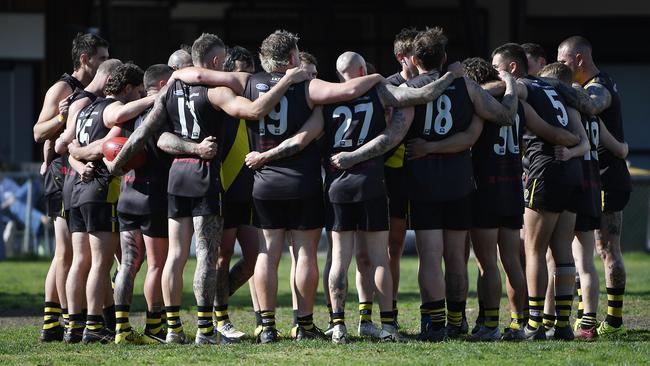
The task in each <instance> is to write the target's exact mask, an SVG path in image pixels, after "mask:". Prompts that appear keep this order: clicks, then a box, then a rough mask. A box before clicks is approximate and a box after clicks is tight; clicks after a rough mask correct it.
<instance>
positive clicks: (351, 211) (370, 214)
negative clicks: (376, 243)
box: [331, 196, 389, 231]
mask: <svg viewBox="0 0 650 366" xmlns="http://www.w3.org/2000/svg"><path fill="white" fill-rule="evenodd" d="M332 212H333V214H334V215H333V216H334V217H333V219H334V221H333V222H332V226H331V228H332V230H333V231H356V230H360V231H386V230H388V221H389V218H388V201H387V200H386V197H385V196H383V197H378V198H374V199H371V200H368V201H362V202H350V203H332Z"/></svg>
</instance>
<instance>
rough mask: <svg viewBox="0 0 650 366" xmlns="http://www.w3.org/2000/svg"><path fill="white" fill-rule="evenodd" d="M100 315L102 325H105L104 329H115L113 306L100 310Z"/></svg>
mask: <svg viewBox="0 0 650 366" xmlns="http://www.w3.org/2000/svg"><path fill="white" fill-rule="evenodd" d="M102 314H104V324H105V325H106V328H108V329H115V324H116V319H115V304H113V305H111V306H108V307H105V308H104V309H102Z"/></svg>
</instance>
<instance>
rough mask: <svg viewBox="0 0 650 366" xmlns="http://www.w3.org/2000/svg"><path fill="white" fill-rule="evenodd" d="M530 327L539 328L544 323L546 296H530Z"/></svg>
mask: <svg viewBox="0 0 650 366" xmlns="http://www.w3.org/2000/svg"><path fill="white" fill-rule="evenodd" d="M528 312H529V316H528V327H529V328H532V329H537V328H539V327H540V326H541V325H542V313H543V312H544V297H543V296H542V297H533V296H528Z"/></svg>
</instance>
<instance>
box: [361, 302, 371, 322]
mask: <svg viewBox="0 0 650 366" xmlns="http://www.w3.org/2000/svg"><path fill="white" fill-rule="evenodd" d="M359 321H362V322H371V321H372V301H362V302H360V303H359Z"/></svg>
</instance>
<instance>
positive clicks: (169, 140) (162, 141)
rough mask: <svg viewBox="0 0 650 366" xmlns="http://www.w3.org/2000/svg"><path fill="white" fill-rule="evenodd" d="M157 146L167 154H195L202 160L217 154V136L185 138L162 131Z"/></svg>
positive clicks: (209, 158)
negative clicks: (198, 139)
mask: <svg viewBox="0 0 650 366" xmlns="http://www.w3.org/2000/svg"><path fill="white" fill-rule="evenodd" d="M157 145H158V148H159V149H160V150H162V151H164V152H166V153H167V154H169V155H174V156H178V155H196V156H198V157H200V158H201V159H203V160H211V159H212V158H214V157H215V155H217V146H218V145H217V138H216V137H214V136H208V137H206V138H205V139H203V141H201V142H200V143H199V142H194V141H190V140H186V139H184V138H182V137H180V136H178V135H175V134H173V133H171V132H163V133H162V134H161V135H160V137H159V138H158V142H157Z"/></svg>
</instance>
